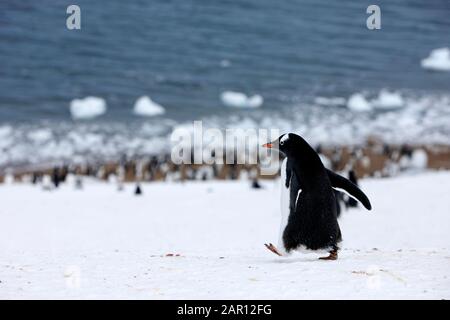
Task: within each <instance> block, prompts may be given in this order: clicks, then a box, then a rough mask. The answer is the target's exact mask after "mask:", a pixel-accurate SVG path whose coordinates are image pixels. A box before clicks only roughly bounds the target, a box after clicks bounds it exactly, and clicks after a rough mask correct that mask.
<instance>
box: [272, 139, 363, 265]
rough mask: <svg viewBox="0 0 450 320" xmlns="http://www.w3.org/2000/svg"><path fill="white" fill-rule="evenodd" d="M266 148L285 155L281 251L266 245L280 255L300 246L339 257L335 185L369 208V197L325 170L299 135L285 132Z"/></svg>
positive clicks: (316, 155) (327, 258)
mask: <svg viewBox="0 0 450 320" xmlns="http://www.w3.org/2000/svg"><path fill="white" fill-rule="evenodd" d="M263 147H266V148H270V149H275V150H279V151H281V152H282V153H283V154H284V155H285V156H286V159H284V161H283V164H282V166H281V175H282V181H281V183H282V185H283V188H282V189H284V192H283V191H282V205H284V207H283V208H281V210H282V219H281V228H280V237H279V249H280V250H279V249H277V248H276V247H275V246H274V245H273V244H271V243H270V244H266V245H265V246H266V247H267V248H268V249H269V250H270V251H272V252H273V253H275V254H277V255H280V256H282V255H285V254H287V253H289V252H291V251H292V250H295V249H297V248H300V247H303V248H306V249H310V250H327V251H328V252H329V253H330V255H329V256H327V257H322V258H320V259H323V260H336V259H337V257H338V250H339V248H338V243H339V242H340V241H341V239H342V237H341V231H340V229H339V224H338V221H337V211H336V210H337V209H336V198H335V195H334V190H333V188H337V189H342V190H344V191H346V192H347V193H349V194H350V195H351V196H353V197H355V198H356V199H358V200H359V201H360V202H361V203H362V204H363V205H364V207H366V208H367V209H368V210H370V209H371V208H372V207H371V204H370V201H369V199H368V198H367V196H366V195H365V194H364V193H363V192H362V191H361V190H360V189H359V188H358V187H357V186H355V185H354V184H353V183H351V182H350V181H348V180H347V179H346V178H344V177H342V176H340V175H338V174H336V173H334V172H332V171H330V170H328V169H326V168H325V167H324V166H323V164H322V161H321V160H320V157H319V155H318V154H317V153H316V152H315V151H314V149H313V148H312V147H311V146H310V145H309V144H308V143H307V142H306V141H305V140H304V139H303V138H302V137H300V136H298V135H296V134H293V133H288V134H284V135H282V136H280V137H279V138H278V139H276V140H274V141H272V142H270V143H266V144H264V145H263ZM283 198H285V199H283ZM283 200H285V201H283ZM286 200H287V201H286Z"/></svg>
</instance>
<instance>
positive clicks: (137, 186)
mask: <svg viewBox="0 0 450 320" xmlns="http://www.w3.org/2000/svg"><path fill="white" fill-rule="evenodd" d="M134 194H135V195H137V196H140V195H141V194H142V189H141V185H140V184H139V183H138V184H136V189H135V190H134Z"/></svg>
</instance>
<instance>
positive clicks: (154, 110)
mask: <svg viewBox="0 0 450 320" xmlns="http://www.w3.org/2000/svg"><path fill="white" fill-rule="evenodd" d="M165 112H166V110H165V109H164V107H163V106H161V105H159V104H157V103H156V102H154V101H153V100H152V99H150V97H148V96H143V97H140V98H139V99H137V100H136V103H135V104H134V109H133V113H134V114H136V115H138V116H143V117H154V116H158V115H161V114H164V113H165Z"/></svg>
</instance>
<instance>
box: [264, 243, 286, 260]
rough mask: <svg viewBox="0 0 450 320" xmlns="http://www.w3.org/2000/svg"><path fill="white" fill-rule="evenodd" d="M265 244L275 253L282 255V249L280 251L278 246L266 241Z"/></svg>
mask: <svg viewBox="0 0 450 320" xmlns="http://www.w3.org/2000/svg"><path fill="white" fill-rule="evenodd" d="M264 245H265V246H266V248H267V249H269V250H270V251H272V252H273V253H275V254H276V255H277V256H280V257H281V256H282V254H281V253H280V251H278V249H277V247H275V246H274V245H273V244H271V243H269V244H267V243H264Z"/></svg>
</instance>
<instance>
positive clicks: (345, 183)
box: [326, 169, 372, 210]
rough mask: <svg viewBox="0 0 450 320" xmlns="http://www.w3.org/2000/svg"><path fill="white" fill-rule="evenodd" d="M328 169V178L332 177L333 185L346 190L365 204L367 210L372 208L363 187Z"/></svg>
mask: <svg viewBox="0 0 450 320" xmlns="http://www.w3.org/2000/svg"><path fill="white" fill-rule="evenodd" d="M326 170H327V174H328V178H329V179H330V182H331V186H332V187H333V188H335V189H337V190H338V191H340V190H339V189H342V190H344V191H345V192H346V193H348V194H349V195H350V196H351V197H353V198H355V199H356V200H358V201H359V202H361V203H362V204H363V206H364V207H365V208H366V209H367V210H371V209H372V205H371V204H370V201H369V198H367V196H366V195H365V194H364V192H362V191H361V189H359V188H358V186H357V185H355V184H354V183H353V182H351V181H350V180H348V179H346V178H344V177H343V176H340V175H338V174H336V173H334V172H333V171H331V170H328V169H326Z"/></svg>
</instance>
